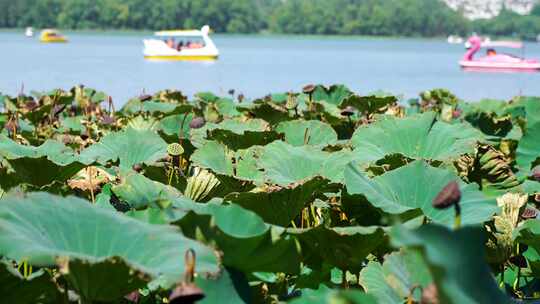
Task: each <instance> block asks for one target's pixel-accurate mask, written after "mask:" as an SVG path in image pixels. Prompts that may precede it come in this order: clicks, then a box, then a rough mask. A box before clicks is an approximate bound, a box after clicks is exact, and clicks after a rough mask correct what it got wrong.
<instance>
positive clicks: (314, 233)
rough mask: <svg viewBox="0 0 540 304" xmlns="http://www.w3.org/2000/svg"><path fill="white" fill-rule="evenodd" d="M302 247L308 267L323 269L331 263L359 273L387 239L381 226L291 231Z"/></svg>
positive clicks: (322, 227)
mask: <svg viewBox="0 0 540 304" xmlns="http://www.w3.org/2000/svg"><path fill="white" fill-rule="evenodd" d="M287 232H288V233H290V234H291V235H293V236H296V237H297V238H298V239H299V241H300V244H301V246H302V252H303V258H304V260H305V261H306V263H307V264H308V265H310V266H311V267H313V268H316V269H320V267H321V266H322V264H323V263H329V264H331V265H333V266H336V267H337V268H339V269H343V270H351V271H355V272H356V271H359V270H360V269H361V267H362V261H363V260H364V259H365V258H366V256H367V255H368V254H369V253H370V252H372V251H373V250H375V249H376V248H377V247H378V246H379V245H380V244H381V243H382V242H383V241H384V240H385V236H384V231H383V229H382V228H380V227H374V226H372V227H362V226H356V227H354V226H351V227H332V228H327V227H324V226H322V225H321V226H317V227H315V228H310V229H298V228H297V229H295V228H289V229H287Z"/></svg>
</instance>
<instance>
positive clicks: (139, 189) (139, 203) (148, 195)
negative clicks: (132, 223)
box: [112, 172, 180, 209]
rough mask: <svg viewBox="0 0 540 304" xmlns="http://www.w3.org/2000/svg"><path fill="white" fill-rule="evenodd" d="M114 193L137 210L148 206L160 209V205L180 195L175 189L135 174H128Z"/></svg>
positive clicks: (113, 189)
mask: <svg viewBox="0 0 540 304" xmlns="http://www.w3.org/2000/svg"><path fill="white" fill-rule="evenodd" d="M112 191H113V192H114V194H116V195H117V196H118V197H119V198H121V199H122V200H124V201H126V202H128V204H129V205H130V206H131V207H132V208H135V209H140V208H143V207H147V206H153V207H159V206H160V203H164V202H166V201H169V200H170V199H171V198H174V197H176V196H179V195H180V192H178V191H177V190H176V189H175V188H173V187H170V186H167V185H164V184H162V183H159V182H155V181H152V180H150V179H148V178H146V177H145V176H144V175H141V174H137V173H135V172H130V173H127V175H126V176H125V177H124V178H123V181H122V183H120V184H119V185H116V186H114V187H113V188H112Z"/></svg>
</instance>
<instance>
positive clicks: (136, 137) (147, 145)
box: [81, 128, 167, 169]
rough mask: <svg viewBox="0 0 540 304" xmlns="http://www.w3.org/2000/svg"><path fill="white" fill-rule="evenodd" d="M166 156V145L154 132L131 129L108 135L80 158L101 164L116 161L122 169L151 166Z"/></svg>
mask: <svg viewBox="0 0 540 304" xmlns="http://www.w3.org/2000/svg"><path fill="white" fill-rule="evenodd" d="M166 155H167V143H166V142H165V141H164V140H163V139H161V137H159V136H158V135H157V134H156V133H155V132H152V131H150V130H135V129H132V128H127V129H125V130H124V131H120V132H115V133H110V134H108V135H107V136H105V137H103V138H102V139H101V140H100V141H99V142H97V143H95V144H93V145H91V146H90V147H88V148H86V149H85V150H83V151H82V152H81V157H82V158H84V159H91V160H95V161H97V162H99V163H101V164H106V163H107V162H108V161H113V162H116V161H117V160H118V161H119V162H120V168H123V169H130V168H131V167H132V166H133V165H135V164H142V163H145V164H152V163H153V162H155V161H157V160H159V159H161V158H163V157H165V156H166Z"/></svg>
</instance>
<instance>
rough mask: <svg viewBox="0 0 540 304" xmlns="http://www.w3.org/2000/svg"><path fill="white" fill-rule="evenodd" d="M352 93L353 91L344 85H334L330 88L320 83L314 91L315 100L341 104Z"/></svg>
mask: <svg viewBox="0 0 540 304" xmlns="http://www.w3.org/2000/svg"><path fill="white" fill-rule="evenodd" d="M351 94H352V92H351V91H350V90H349V89H348V88H347V87H346V86H344V85H332V86H330V87H329V88H325V87H324V86H322V85H318V86H316V87H315V91H314V92H313V101H326V102H328V103H331V104H334V105H336V106H339V105H340V104H341V102H342V101H343V100H344V99H345V98H347V97H349V96H350V95H351Z"/></svg>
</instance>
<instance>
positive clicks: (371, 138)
mask: <svg viewBox="0 0 540 304" xmlns="http://www.w3.org/2000/svg"><path fill="white" fill-rule="evenodd" d="M480 140H482V134H481V132H479V131H478V130H476V129H474V128H472V127H471V126H469V125H468V124H453V125H451V124H447V123H444V122H438V121H436V119H435V113H433V112H428V113H425V114H420V115H415V116H411V117H407V118H402V119H398V118H393V117H387V118H386V119H383V120H381V121H378V122H375V123H374V124H371V125H368V126H365V127H360V128H358V129H357V130H356V131H355V132H354V135H353V137H352V139H351V141H352V145H353V146H354V152H355V153H356V154H358V156H359V158H361V159H363V160H365V161H370V162H374V161H377V160H379V159H382V158H383V157H384V156H386V155H389V154H395V153H400V154H402V155H404V156H406V157H409V158H414V159H431V160H440V161H446V160H452V159H456V158H458V157H459V156H461V155H463V154H466V153H472V152H474V148H475V146H476V143H477V141H480Z"/></svg>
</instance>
